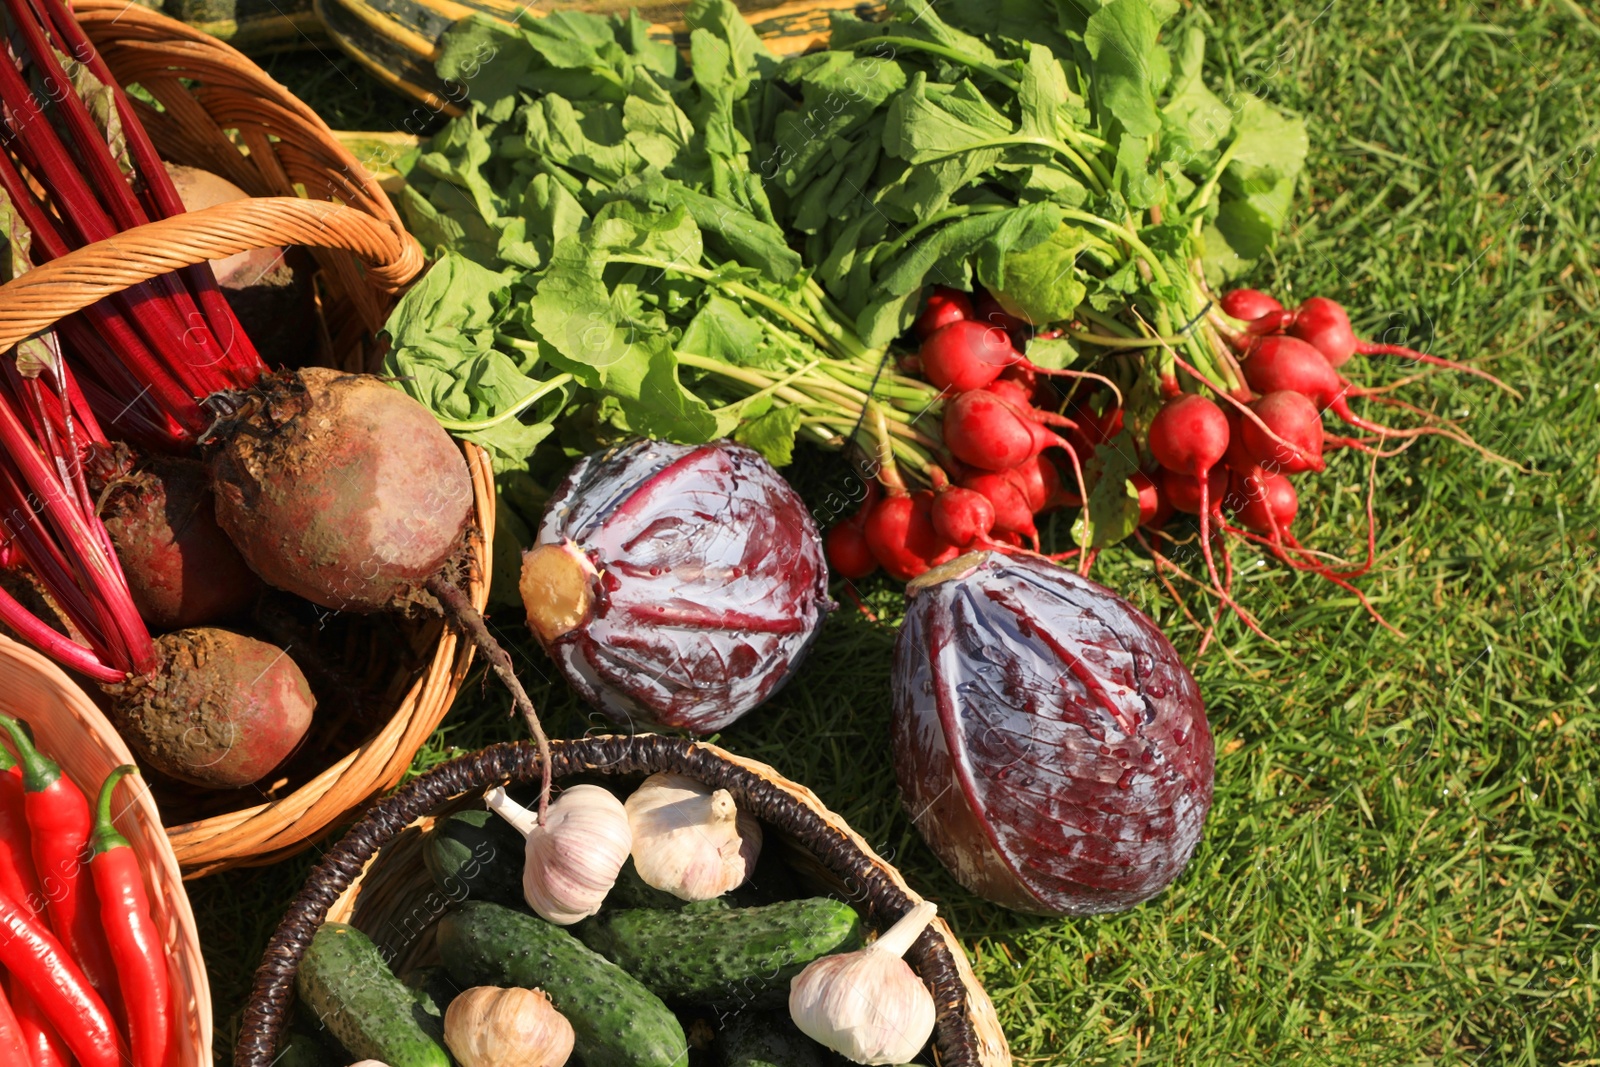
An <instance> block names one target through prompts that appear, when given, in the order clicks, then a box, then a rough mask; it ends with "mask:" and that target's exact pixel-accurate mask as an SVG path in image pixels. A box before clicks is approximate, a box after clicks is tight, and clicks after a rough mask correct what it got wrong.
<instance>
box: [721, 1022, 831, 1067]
mask: <svg viewBox="0 0 1600 1067" xmlns="http://www.w3.org/2000/svg"><path fill="white" fill-rule="evenodd" d="M717 1048H718V1050H719V1051H720V1052H721V1054H722V1067H822V1046H821V1045H818V1044H817V1043H816V1042H815V1041H813V1040H811V1039H810V1038H809V1037H807V1036H806V1035H805V1034H802V1033H801V1032H800V1031H799V1029H798V1028H796V1026H795V1025H794V1023H792V1022H790V1021H789V1017H788V1016H787V1015H785V1014H782V1013H780V1012H767V1011H741V1012H735V1013H734V1014H733V1015H732V1016H731V1017H729V1019H728V1022H727V1025H726V1026H724V1027H723V1028H722V1031H721V1032H720V1033H719V1034H717Z"/></svg>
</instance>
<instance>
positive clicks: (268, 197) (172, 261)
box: [0, 0, 494, 876]
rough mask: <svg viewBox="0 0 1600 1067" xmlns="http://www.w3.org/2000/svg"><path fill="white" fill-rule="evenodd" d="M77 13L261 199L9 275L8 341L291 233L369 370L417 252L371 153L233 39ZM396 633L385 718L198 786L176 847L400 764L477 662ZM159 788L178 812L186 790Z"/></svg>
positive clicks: (486, 487)
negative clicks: (269, 764) (239, 776)
mask: <svg viewBox="0 0 1600 1067" xmlns="http://www.w3.org/2000/svg"><path fill="white" fill-rule="evenodd" d="M75 11H76V13H77V16H78V19H79V21H80V22H81V24H82V25H83V28H84V30H85V32H86V33H87V34H88V35H89V38H90V39H91V40H92V41H93V42H94V44H95V46H96V47H97V48H98V49H99V50H100V52H101V54H102V55H103V56H104V58H105V60H106V62H107V63H108V64H109V65H110V67H111V70H112V72H113V73H114V74H115V75H116V76H117V78H118V80H119V81H121V82H122V83H123V84H125V85H127V84H133V83H137V84H138V85H139V86H140V87H141V88H143V89H144V90H145V91H146V92H147V93H149V94H150V96H151V97H153V98H154V99H156V100H157V101H159V102H160V105H161V106H160V109H159V110H158V109H157V108H154V107H151V106H149V105H146V104H143V103H139V104H137V105H136V106H137V107H139V108H140V109H141V111H142V119H143V121H144V123H145V125H146V128H147V129H148V130H149V131H150V134H151V137H152V139H153V140H154V141H155V143H156V146H157V148H158V149H159V150H160V151H161V153H162V155H163V156H164V157H165V158H167V159H168V160H170V161H173V162H176V163H183V164H188V165H191V166H198V167H203V168H205V169H207V170H211V171H214V172H216V173H218V174H221V175H223V176H224V177H226V178H228V179H229V180H230V181H232V182H234V183H235V184H237V185H239V186H240V187H242V188H244V189H245V190H246V191H248V192H250V193H251V194H252V195H253V196H254V197H256V199H250V200H244V201H239V202H237V203H232V204H223V205H219V206H217V207H213V208H208V209H206V210H204V211H198V212H194V213H192V214H188V215H181V216H177V217H175V218H171V219H165V220H162V221H159V222H154V223H151V224H149V225H147V226H143V227H140V228H138V229H136V230H130V231H127V232H125V233H122V234H118V235H117V236H116V237H114V238H112V239H109V240H106V241H103V242H100V243H99V244H96V245H91V246H88V247H85V248H81V249H78V250H76V251H74V252H72V253H70V254H68V255H66V256H63V257H61V258H60V259H57V260H53V261H51V262H49V263H46V264H44V265H42V266H40V267H37V268H35V269H34V270H31V271H29V272H27V273H25V274H23V275H21V276H20V277H18V278H16V279H15V280H13V281H11V282H10V283H8V284H6V285H5V286H3V287H0V352H4V351H6V350H7V349H9V348H10V347H11V346H12V345H14V344H15V343H17V342H18V341H20V340H22V339H23V338H25V337H27V336H28V335H29V334H32V333H34V332H35V331H38V330H41V329H44V328H45V327H48V326H50V325H51V324H53V323H54V322H56V321H58V320H59V319H61V318H62V317H64V316H66V315H69V314H71V313H72V312H74V311H77V310H79V309H81V308H84V307H87V306H88V305H89V304H92V303H93V302H95V301H96V300H99V299H101V298H102V297H105V296H107V295H109V294H111V293H114V292H117V291H119V290H121V289H124V288H127V287H128V286H130V285H133V284H135V283H136V282H139V281H142V280H144V279H147V278H151V277H154V276H156V275H159V274H163V273H166V272H168V271H172V270H176V269H178V268H180V267H183V266H187V265H189V264H194V263H202V262H205V261H206V260H210V259H218V258H221V257H224V256H228V255H231V254H233V253H235V252H240V251H244V250H247V249H254V248H263V247H272V246H276V245H290V244H298V245H303V246H305V247H307V248H309V249H310V250H311V251H312V253H313V255H315V256H316V259H317V262H318V264H319V266H320V268H321V270H320V272H319V276H318V285H319V290H318V297H319V300H320V302H321V306H322V309H323V313H324V318H325V320H326V321H327V322H328V323H330V324H335V325H336V328H335V329H333V330H331V332H330V338H329V340H330V345H329V361H330V362H331V363H333V364H334V365H335V366H339V367H341V368H343V369H347V370H372V369H376V367H375V361H376V359H377V358H378V356H379V353H378V351H377V350H376V348H375V346H374V344H373V338H374V335H375V334H376V332H377V330H378V329H379V327H381V326H382V324H383V321H384V318H385V316H386V315H387V313H388V310H389V308H390V307H391V305H392V303H393V299H394V293H395V292H396V290H398V289H399V288H400V287H402V286H403V285H405V284H406V283H407V282H409V281H410V280H411V279H412V278H413V277H415V275H416V274H417V273H418V271H419V270H420V269H421V267H422V263H423V259H422V253H421V250H420V249H419V248H418V247H417V243H416V241H415V240H414V239H413V238H412V237H411V236H410V235H409V234H407V233H406V231H405V229H404V227H403V226H402V225H401V223H400V220H399V217H398V216H397V215H396V214H395V212H394V208H393V207H392V206H391V205H390V203H389V201H388V198H387V197H386V196H385V195H384V193H383V191H382V190H381V189H379V188H378V186H377V184H376V183H375V182H374V181H373V180H372V178H371V177H370V176H369V175H368V174H367V172H366V171H365V169H363V167H362V166H361V164H360V163H359V162H357V160H356V159H355V157H354V156H352V155H351V154H350V153H349V151H347V150H346V149H345V148H344V147H343V146H342V145H340V143H339V142H338V141H337V140H336V139H335V138H334V136H333V135H332V133H331V132H330V131H329V130H328V128H327V126H326V125H325V124H324V123H323V122H322V120H321V119H319V118H318V117H317V116H316V115H315V114H314V113H313V112H312V111H311V109H310V108H308V107H306V105H305V104H303V103H301V102H300V101H299V100H297V99H295V97H294V96H293V95H292V94H291V93H290V92H289V91H288V90H287V89H285V88H284V87H283V86H282V85H279V84H278V83H277V82H275V81H273V80H272V79H271V78H269V77H267V75H266V74H265V73H263V72H262V71H261V70H260V69H259V68H258V67H256V66H255V64H253V63H252V62H250V60H248V59H246V58H245V57H244V56H242V55H240V54H239V53H238V52H236V51H234V50H233V49H232V48H230V47H228V46H227V45H225V44H222V43H221V42H219V41H216V40H214V39H212V38H210V37H207V36H205V35H204V34H202V33H200V32H198V31H196V30H193V29H191V28H189V27H187V26H185V25H183V24H182V23H179V22H175V21H173V20H172V19H169V18H166V17H165V16H163V15H159V14H156V13H154V12H152V11H149V10H146V9H144V8H141V7H138V6H129V5H127V4H124V3H122V2H120V0H80V2H79V3H78V4H77V5H76V6H75ZM465 450H466V454H467V459H468V466H469V468H470V469H471V472H472V479H473V486H474V492H475V496H476V516H475V526H476V529H475V531H474V534H473V543H472V546H471V548H472V562H473V571H472V581H471V585H470V588H469V590H468V593H469V595H470V597H471V600H472V603H473V605H474V606H476V607H477V608H479V609H480V610H482V608H483V607H484V605H485V604H486V603H487V601H488V579H489V571H490V568H489V557H488V548H487V545H488V544H490V543H492V539H493V536H494V487H493V475H492V471H491V470H490V468H489V464H488V460H487V457H486V456H485V455H484V454H483V453H482V452H481V451H480V450H479V449H477V448H476V447H475V446H471V445H468V446H466V448H465ZM397 629H400V628H397ZM401 635H402V637H403V638H404V640H403V641H401V642H393V641H391V642H390V644H391V645H392V646H393V648H394V649H395V651H393V652H392V653H391V655H392V657H393V658H395V659H396V660H397V662H396V663H393V664H390V665H389V666H388V667H386V668H385V669H386V670H387V676H390V677H393V678H395V679H397V680H396V681H395V682H394V683H393V690H394V692H393V698H392V703H393V706H394V710H393V713H392V714H386V715H385V718H386V722H385V723H384V724H383V725H381V726H376V725H372V726H370V727H369V726H363V728H362V730H361V731H355V730H352V731H351V736H348V737H345V736H339V737H337V738H335V740H334V742H332V743H335V744H339V745H341V746H342V747H340V748H337V749H335V751H339V752H343V753H346V754H345V755H343V758H341V759H339V760H338V761H337V762H334V763H332V765H331V766H326V767H323V766H322V765H320V764H317V765H316V766H315V767H314V768H311V769H306V768H301V770H300V772H299V773H297V774H296V775H295V776H294V777H292V778H290V779H288V780H287V781H286V782H285V783H283V786H282V789H280V790H279V791H277V792H273V793H269V794H266V795H263V794H261V793H245V792H241V794H239V795H238V796H234V795H232V794H229V795H227V796H226V798H225V799H224V800H220V801H219V800H217V799H216V798H206V799H208V801H211V802H212V803H213V806H220V807H223V808H225V809H226V810H221V811H214V810H206V809H199V808H191V812H190V815H191V817H193V812H194V811H195V810H204V814H205V816H206V817H204V818H201V819H200V820H199V821H192V822H189V823H187V824H186V825H181V826H174V827H172V828H170V830H169V833H170V835H171V838H172V845H173V848H174V849H175V851H176V853H177V857H178V863H179V864H180V865H181V866H182V867H183V869H184V870H185V871H186V872H187V873H188V874H189V875H190V876H195V875H199V874H204V873H206V872H209V871H214V870H219V869H222V868H225V867H230V866H236V865H241V864H260V863H267V862H271V861H273V860H276V859H278V858H280V857H282V856H285V855H288V854H290V853H293V852H296V851H298V850H300V849H302V848H304V847H306V846H307V845H308V844H309V843H310V841H312V840H313V839H315V838H316V837H317V836H318V835H320V834H321V833H322V832H323V831H325V830H326V829H327V828H328V827H329V826H330V825H332V824H333V823H334V822H336V821H337V820H339V819H340V818H342V817H344V816H345V815H347V814H348V813H349V812H351V811H352V810H354V809H355V808H357V807H359V806H361V805H362V804H364V803H366V802H367V801H369V800H370V799H372V798H373V797H375V796H377V795H379V794H381V793H383V792H384V791H386V790H388V789H390V788H392V787H393V786H394V785H395V783H396V782H398V781H399V780H400V777H401V776H402V775H403V774H404V773H405V770H406V768H407V767H408V766H409V765H410V762H411V758H412V756H413V755H414V754H415V753H416V750H417V749H418V748H419V747H420V746H421V744H422V742H423V740H424V739H425V738H427V736H428V735H429V734H430V733H432V732H433V729H434V727H436V726H437V725H438V724H439V721H440V720H441V719H442V718H443V717H444V715H445V712H446V711H448V710H449V708H450V705H451V703H452V702H453V700H454V698H455V695H456V690H457V689H458V688H459V686H460V685H461V682H462V680H463V679H464V677H465V676H466V673H467V669H468V666H469V665H470V663H471V660H472V649H471V648H470V647H469V646H468V645H466V644H464V643H462V642H460V641H458V640H457V637H456V635H455V634H454V633H453V632H452V631H447V630H445V629H444V628H443V627H442V625H441V624H439V623H437V622H426V623H419V624H417V625H415V626H409V627H406V628H403V630H401ZM373 643H376V641H375V640H374V642H373ZM402 657H406V658H403V659H402ZM389 706H390V705H389V703H387V702H386V703H385V704H384V706H383V707H384V711H385V713H387V709H388V707H389ZM102 725H103V723H102ZM107 728H109V727H107ZM358 734H359V736H358ZM321 751H324V752H325V751H327V750H326V749H323V750H321ZM312 758H315V757H312ZM283 790H289V791H287V792H284V791H283ZM263 801H265V802H263ZM164 803H166V806H167V808H168V810H169V811H170V812H179V811H180V805H179V803H178V802H176V801H173V800H168V801H164Z"/></svg>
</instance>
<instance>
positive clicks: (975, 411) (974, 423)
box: [944, 391, 1067, 471]
mask: <svg viewBox="0 0 1600 1067" xmlns="http://www.w3.org/2000/svg"><path fill="white" fill-rule="evenodd" d="M1030 410H1031V409H1030ZM944 443H945V445H946V446H947V447H948V448H949V449H950V452H951V454H952V455H954V456H955V457H956V458H957V459H959V460H960V461H961V462H963V463H966V464H968V465H969V466H973V467H977V468H979V469H981V470H989V471H1003V470H1010V469H1011V468H1012V467H1015V466H1017V465H1018V464H1020V463H1022V462H1023V461H1024V460H1027V459H1031V458H1033V457H1034V456H1036V455H1038V454H1039V453H1040V452H1042V451H1044V450H1045V449H1046V448H1049V447H1051V446H1053V445H1059V446H1061V447H1063V448H1065V447H1067V443H1066V442H1065V441H1063V440H1062V439H1061V438H1060V437H1058V436H1057V435H1055V434H1053V433H1051V432H1050V431H1049V430H1047V429H1045V428H1044V427H1043V426H1042V425H1040V424H1039V423H1038V422H1035V421H1034V420H1033V419H1031V418H1029V417H1028V416H1027V415H1026V414H1025V413H1024V412H1023V411H1022V410H1021V409H1018V408H1017V407H1014V406H1013V405H1011V404H1008V403H1006V402H1005V401H1004V400H1002V399H1000V398H999V397H998V396H995V395H994V394H993V393H988V392H983V391H976V392H971V393H962V394H961V395H960V396H958V397H956V398H955V399H954V400H951V401H950V402H948V403H947V404H946V405H945V409H944Z"/></svg>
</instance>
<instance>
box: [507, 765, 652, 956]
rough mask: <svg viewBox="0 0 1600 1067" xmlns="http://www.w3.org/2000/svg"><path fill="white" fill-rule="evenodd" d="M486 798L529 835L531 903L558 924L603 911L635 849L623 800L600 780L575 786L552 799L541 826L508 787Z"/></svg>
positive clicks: (526, 877)
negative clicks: (600, 782) (554, 799)
mask: <svg viewBox="0 0 1600 1067" xmlns="http://www.w3.org/2000/svg"><path fill="white" fill-rule="evenodd" d="M483 799H484V802H485V803H486V804H488V805H489V809H490V810H491V811H493V812H494V813H495V814H496V815H499V816H500V817H501V818H502V819H504V820H505V821H506V822H508V823H510V824H511V825H512V826H513V827H514V828H515V829H516V830H517V832H519V833H520V834H522V836H523V837H524V838H526V839H527V848H526V852H525V856H524V859H523V864H522V895H523V898H524V899H526V900H527V902H528V907H530V908H532V909H533V910H534V912H535V913H537V914H538V915H539V917H540V918H542V919H545V920H547V921H549V922H553V923H555V924H556V925H557V926H570V925H572V924H573V923H575V922H577V921H578V920H579V919H586V918H588V917H589V916H591V915H593V914H594V913H595V912H597V911H599V910H600V905H601V904H602V903H603V902H604V901H605V899H606V894H607V893H609V892H611V887H612V886H613V885H615V884H616V883H617V875H618V874H619V873H621V871H622V865H623V864H624V863H627V862H628V853H629V852H631V851H632V850H633V833H632V831H630V830H629V829H628V813H627V811H625V810H624V809H623V807H622V801H620V800H618V799H617V798H616V797H614V796H612V795H611V794H610V793H608V792H607V791H606V790H604V789H601V788H600V787H599V786H597V785H575V786H573V787H572V788H571V789H568V790H567V791H566V792H564V793H562V794H561V797H560V799H558V800H556V801H554V802H553V803H551V805H550V808H549V811H548V813H547V815H546V818H545V821H544V823H543V824H542V825H541V824H540V822H539V816H538V814H537V813H535V812H532V811H529V810H528V809H527V808H525V807H523V806H522V805H521V804H518V803H517V802H516V801H514V800H512V799H511V798H510V797H509V796H507V795H506V791H505V790H504V789H498V788H497V789H491V790H490V791H489V792H488V793H486V794H485V795H484V798H483Z"/></svg>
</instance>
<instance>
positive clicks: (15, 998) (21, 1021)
mask: <svg viewBox="0 0 1600 1067" xmlns="http://www.w3.org/2000/svg"><path fill="white" fill-rule="evenodd" d="M32 848H33V846H32V843H31V842H30V841H29V835H28V819H27V815H26V814H25V813H24V810H23V791H22V766H21V765H20V764H19V763H17V761H16V758H15V757H14V756H12V755H11V753H10V752H8V751H6V749H5V748H3V747H0V894H6V895H8V896H11V897H14V898H16V899H17V900H21V901H24V902H26V903H27V905H28V910H29V911H31V912H32V913H33V914H35V915H37V914H39V910H40V909H41V908H43V907H44V906H45V905H44V894H43V893H41V892H40V891H39V875H38V873H37V872H36V871H35V870H34V869H33V854H32ZM6 992H7V993H8V994H9V995H10V997H11V1010H12V1011H13V1012H15V1013H16V1016H17V1027H18V1028H19V1029H20V1030H21V1031H22V1042H23V1045H24V1046H25V1047H26V1048H27V1050H28V1058H27V1059H26V1060H24V1061H22V1062H23V1063H25V1064H27V1065H29V1067H67V1064H68V1063H69V1062H70V1057H69V1056H68V1054H67V1046H66V1044H65V1043H64V1042H63V1041H62V1040H61V1036H60V1035H59V1034H57V1033H56V1031H55V1028H54V1027H52V1026H51V1025H50V1023H49V1021H48V1020H46V1019H45V1017H44V1015H43V1014H42V1013H41V1012H40V1011H39V1005H37V1004H35V1003H34V1002H33V997H31V996H30V995H29V994H28V991H27V989H26V988H25V987H24V986H23V984H22V983H21V982H19V981H18V980H17V979H16V977H15V976H14V975H13V976H8V977H7V979H6Z"/></svg>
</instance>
